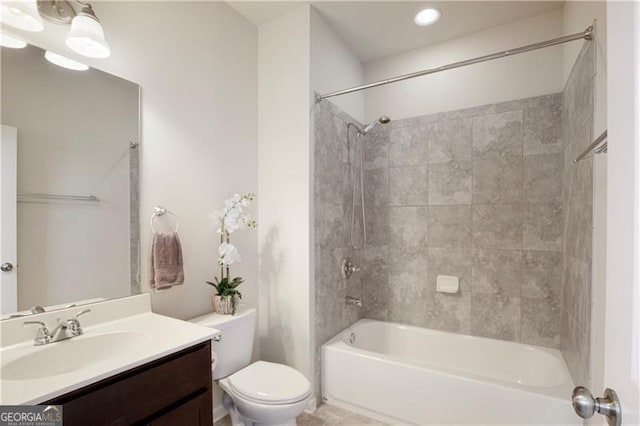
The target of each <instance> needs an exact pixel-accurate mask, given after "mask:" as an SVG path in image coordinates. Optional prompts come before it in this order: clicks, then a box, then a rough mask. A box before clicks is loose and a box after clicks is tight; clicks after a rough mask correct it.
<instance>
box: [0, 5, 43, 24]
mask: <svg viewBox="0 0 640 426" xmlns="http://www.w3.org/2000/svg"><path fill="white" fill-rule="evenodd" d="M0 5H1V6H0V21H2V22H3V23H5V24H7V25H11V26H12V27H15V28H18V29H20V30H24V31H33V32H38V31H42V30H43V29H44V24H43V23H42V17H40V13H39V12H38V5H37V3H36V0H17V1H2V2H0Z"/></svg>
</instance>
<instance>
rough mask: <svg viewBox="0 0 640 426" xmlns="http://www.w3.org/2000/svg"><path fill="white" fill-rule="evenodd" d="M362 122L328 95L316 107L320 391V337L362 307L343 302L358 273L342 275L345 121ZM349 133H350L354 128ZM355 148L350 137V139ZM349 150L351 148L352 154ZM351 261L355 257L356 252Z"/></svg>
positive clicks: (347, 215) (355, 289)
mask: <svg viewBox="0 0 640 426" xmlns="http://www.w3.org/2000/svg"><path fill="white" fill-rule="evenodd" d="M348 121H351V122H353V123H356V124H357V125H358V126H361V124H360V123H359V122H358V121H356V120H355V119H354V118H352V117H350V116H349V115H347V114H346V113H344V112H342V111H341V110H340V109H339V108H337V107H336V106H335V105H333V104H332V103H330V102H328V101H322V102H321V103H319V104H316V107H315V110H314V138H315V146H314V153H315V155H314V211H315V216H314V224H315V293H316V294H315V311H316V313H315V335H316V336H315V348H316V351H315V352H316V353H315V362H316V364H315V373H316V378H315V379H316V380H315V384H316V389H315V391H316V396H319V395H320V349H321V346H322V344H323V343H324V342H326V341H327V340H329V339H330V338H331V337H333V336H335V335H336V334H338V332H339V331H340V330H342V329H344V328H346V327H348V326H349V325H351V324H353V323H354V322H356V321H357V320H358V319H360V318H361V316H360V309H359V308H357V307H356V306H353V305H346V304H345V298H346V296H351V297H356V298H359V297H360V296H361V294H360V290H361V289H360V279H359V277H358V276H352V278H350V279H349V280H348V281H347V280H345V279H343V278H342V275H341V272H340V270H341V269H340V268H341V265H342V260H343V259H344V258H345V257H346V256H351V257H353V255H354V253H351V251H350V250H349V245H348V224H349V223H350V219H351V210H350V208H351V197H350V194H351V192H350V191H351V186H350V184H351V180H350V176H351V175H350V171H349V170H350V169H349V158H350V152H349V148H350V147H349V145H348V144H347V128H346V122H348ZM352 135H353V134H352ZM351 145H352V146H351V148H353V141H352V143H351ZM352 156H353V150H351V157H352ZM354 260H355V261H357V259H355V258H354Z"/></svg>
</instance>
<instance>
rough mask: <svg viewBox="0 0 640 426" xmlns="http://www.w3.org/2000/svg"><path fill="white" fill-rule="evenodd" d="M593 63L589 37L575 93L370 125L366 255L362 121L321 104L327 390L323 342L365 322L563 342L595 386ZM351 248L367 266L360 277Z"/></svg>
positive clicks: (317, 196)
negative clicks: (355, 241)
mask: <svg viewBox="0 0 640 426" xmlns="http://www.w3.org/2000/svg"><path fill="white" fill-rule="evenodd" d="M594 61H595V59H594V51H593V47H592V44H591V43H589V44H587V45H586V47H585V49H584V50H583V52H582V53H581V55H580V57H579V59H578V61H577V63H576V65H575V67H574V70H573V72H572V74H571V76H570V78H569V81H568V82H567V86H566V88H565V91H564V92H563V93H557V94H552V95H547V96H540V97H535V98H527V99H521V100H517V101H510V102H504V103H499V104H493V105H485V106H481V107H476V108H470V109H464V110H458V111H451V112H444V113H438V114H433V115H428V116H421V117H413V118H409V119H402V120H394V121H392V122H391V123H390V124H388V125H386V126H379V127H377V128H376V129H375V130H374V131H372V132H371V133H369V134H367V136H366V138H365V152H364V154H365V205H366V213H367V230H368V240H367V247H366V248H365V250H364V252H361V253H360V252H357V253H353V252H352V251H351V250H349V248H348V229H349V226H348V224H349V223H350V219H351V216H350V213H351V211H350V208H351V192H350V191H351V186H350V185H351V180H350V175H349V158H350V156H351V157H352V156H353V152H351V153H350V152H349V149H348V144H347V134H346V127H345V122H346V121H353V122H356V121H355V120H354V119H353V118H351V117H349V116H348V115H346V114H345V113H344V112H341V111H340V110H339V109H338V108H337V107H335V106H334V105H333V104H331V103H330V102H327V101H323V102H322V103H321V104H319V105H318V106H317V107H316V109H315V112H314V118H315V126H314V131H315V161H314V167H315V182H314V202H315V252H316V255H315V268H316V269H315V280H316V284H315V288H316V298H315V304H316V305H315V308H316V315H315V319H316V328H315V331H316V339H315V340H316V375H317V376H316V386H317V387H316V392H319V391H320V389H319V386H320V347H321V345H322V343H324V342H325V341H327V340H328V339H330V338H331V337H333V336H334V335H336V334H337V333H338V332H339V331H340V330H342V329H343V328H345V327H347V326H349V325H350V324H352V323H353V322H355V321H357V320H358V319H359V318H361V317H364V318H372V319H380V320H384V321H393V322H399V323H404V324H411V325H417V326H422V327H428V328H434V329H441V330H445V331H452V332H457V333H464V334H471V335H478V336H484V337H490V338H497V339H504V340H512V341H519V342H524V343H531V344H536V345H542V346H549V347H556V348H561V350H562V351H563V354H564V356H565V359H566V360H567V364H568V366H569V369H570V371H571V374H572V376H573V378H574V381H575V382H576V383H587V379H588V371H589V343H588V342H589V338H588V337H589V324H590V288H591V235H592V210H591V208H592V207H591V206H592V166H591V161H590V160H589V161H586V162H583V163H580V165H578V166H576V165H574V164H573V163H572V160H573V158H575V156H576V155H577V154H578V153H579V152H581V150H582V149H584V148H585V147H586V146H587V145H588V144H589V143H590V141H591V140H592V136H593V135H592V134H591V127H592V118H593V76H594V69H595V67H594ZM392 118H393V117H392ZM351 148H353V147H351ZM565 210H566V214H565ZM345 256H349V257H351V258H353V259H354V261H355V262H356V264H357V266H360V265H362V266H363V268H362V272H360V273H356V274H354V276H353V277H352V278H351V279H350V280H348V281H347V280H344V279H343V278H342V277H341V275H340V265H341V262H342V259H343V258H344V257H345ZM437 275H455V276H458V277H459V278H460V286H461V289H460V292H459V293H457V294H442V293H438V292H436V277H437ZM347 295H349V296H353V297H361V298H362V301H363V307H362V309H361V310H360V312H359V310H358V309H357V308H355V307H353V306H347V305H345V304H344V299H345V296H347Z"/></svg>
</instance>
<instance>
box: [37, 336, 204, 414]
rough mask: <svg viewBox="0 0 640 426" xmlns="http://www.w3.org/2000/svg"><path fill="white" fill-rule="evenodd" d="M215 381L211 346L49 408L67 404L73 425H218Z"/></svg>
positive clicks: (154, 364) (160, 362)
mask: <svg viewBox="0 0 640 426" xmlns="http://www.w3.org/2000/svg"><path fill="white" fill-rule="evenodd" d="M211 382H212V381H211V343H209V342H207V343H201V344H198V345H195V346H192V347H190V348H187V349H185V350H182V351H180V352H178V353H176V354H173V355H169V356H166V357H164V358H161V359H159V360H157V361H153V362H150V363H148V364H145V365H143V366H140V367H137V368H134V369H131V370H129V371H126V372H123V373H120V374H117V375H115V376H113V377H109V378H107V379H104V380H101V381H100V382H97V383H94V384H91V385H89V386H86V387H83V388H81V389H78V390H75V391H73V392H69V393H67V394H65V395H62V396H59V397H56V398H53V399H51V400H49V401H46V402H44V403H43V404H50V405H62V406H63V418H64V424H65V425H67V426H69V425H71V426H73V425H78V426H84V425H88V424H90V425H112V424H118V425H132V424H148V425H177V424H185V425H193V426H200V425H202V426H204V425H212V424H213V417H212V399H211V397H212V394H211Z"/></svg>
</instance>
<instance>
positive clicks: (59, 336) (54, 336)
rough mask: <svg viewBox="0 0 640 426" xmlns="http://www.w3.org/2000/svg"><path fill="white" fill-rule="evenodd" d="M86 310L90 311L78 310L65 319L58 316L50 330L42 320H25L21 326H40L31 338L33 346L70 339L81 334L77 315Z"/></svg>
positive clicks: (89, 310) (84, 312) (82, 313)
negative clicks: (61, 319)
mask: <svg viewBox="0 0 640 426" xmlns="http://www.w3.org/2000/svg"><path fill="white" fill-rule="evenodd" d="M88 312H91V309H85V310H84V311H80V312H78V313H77V314H75V315H74V316H73V318H71V319H68V320H65V321H60V318H58V320H57V321H58V323H57V324H56V326H55V327H54V328H53V330H51V331H49V329H48V328H47V325H46V324H45V323H43V322H42V321H25V322H23V323H22V326H23V327H24V326H26V325H38V326H40V328H38V331H37V332H36V337H35V338H34V339H33V344H34V345H35V346H40V345H46V344H47V343H53V342H59V341H60V340H66V339H71V338H72V337H76V336H80V335H81V334H82V326H81V325H80V321H79V320H78V317H79V316H80V315H84V314H86V313H88Z"/></svg>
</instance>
